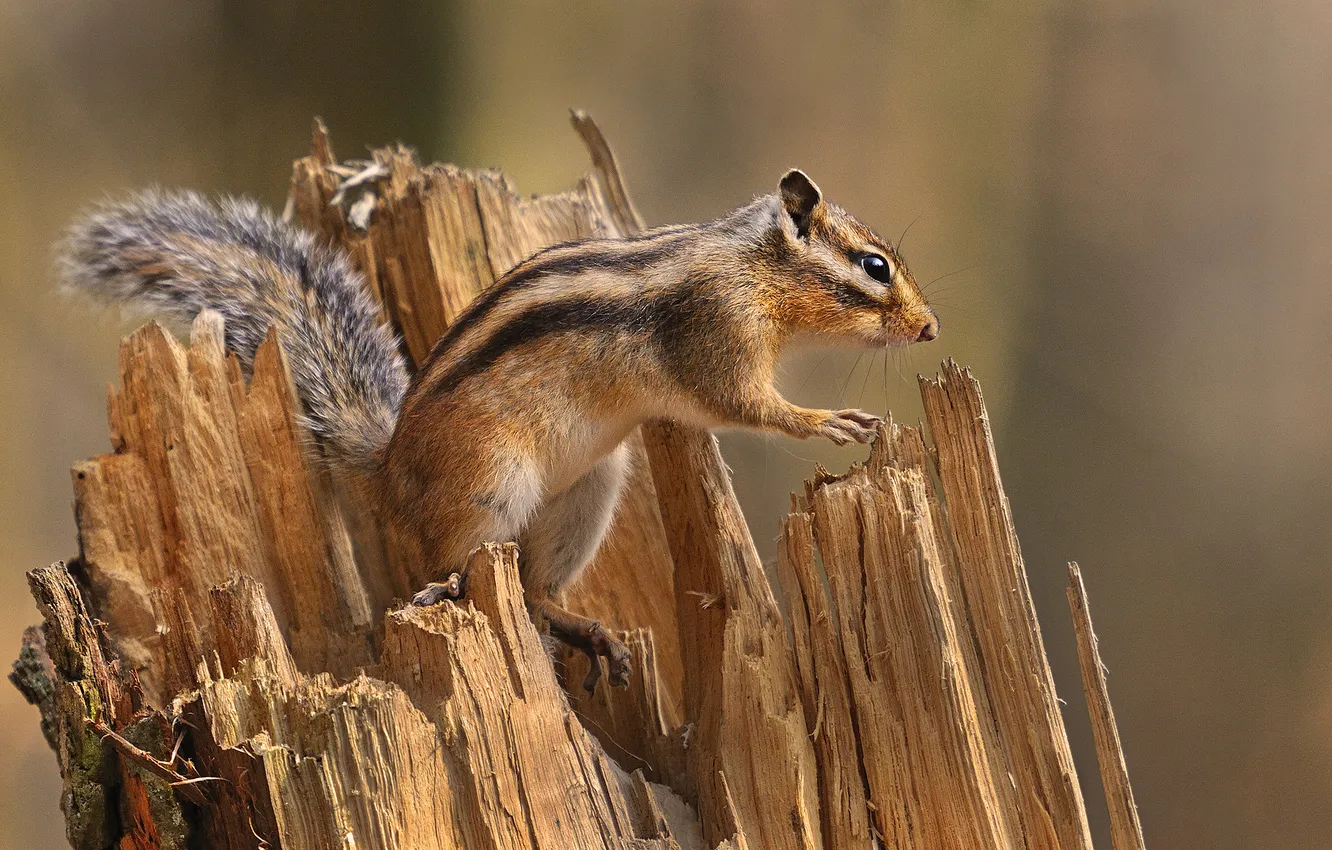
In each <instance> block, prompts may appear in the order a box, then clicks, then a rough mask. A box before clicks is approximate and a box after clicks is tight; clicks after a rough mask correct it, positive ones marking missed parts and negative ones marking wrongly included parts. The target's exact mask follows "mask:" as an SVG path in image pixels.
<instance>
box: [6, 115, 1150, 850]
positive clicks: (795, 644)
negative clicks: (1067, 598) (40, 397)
mask: <svg viewBox="0 0 1332 850" xmlns="http://www.w3.org/2000/svg"><path fill="white" fill-rule="evenodd" d="M574 126H575V129H576V130H577V131H578V132H579V133H580V135H581V136H582V137H583V139H584V141H585V142H586V143H587V145H588V148H589V151H590V153H591V155H592V162H593V169H592V171H591V172H590V173H589V175H588V176H587V177H585V178H584V179H583V180H582V181H581V182H580V183H579V184H578V186H576V187H575V188H574V189H572V190H570V191H568V192H564V193H560V194H556V195H548V196H541V197H531V198H522V197H520V196H519V195H518V194H517V193H516V192H515V191H514V189H513V187H512V186H511V184H510V183H509V181H508V180H507V178H505V176H504V175H503V174H502V173H500V172H498V171H493V170H485V171H477V170H469V169H463V168H458V167H455V166H451V165H431V166H421V165H420V164H419V163H418V162H417V161H416V159H415V156H414V155H413V154H412V153H411V151H409V150H407V149H405V148H402V147H400V146H399V147H391V148H384V149H381V150H377V151H374V152H373V154H372V158H371V159H370V160H368V161H360V162H350V163H340V162H338V161H337V160H336V159H335V158H334V156H333V153H332V148H331V146H330V144H329V140H328V135H327V133H326V131H325V130H324V129H323V127H322V126H321V125H316V129H315V134H314V145H313V151H312V153H311V155H310V156H308V157H306V158H304V159H301V160H299V161H297V162H296V164H295V168H294V173H293V177H292V186H291V195H290V201H289V204H288V210H287V214H288V216H290V217H291V218H293V219H294V220H295V221H297V222H298V223H300V224H301V225H303V226H305V227H307V228H309V229H311V230H314V231H316V232H318V233H320V234H322V235H323V236H324V237H325V238H327V239H328V240H329V241H331V242H333V243H335V244H338V245H340V246H342V247H343V248H345V249H346V250H347V251H348V252H349V253H350V255H351V256H352V258H353V260H354V262H355V263H356V264H357V266H358V267H359V268H360V269H361V270H362V272H363V273H364V274H365V276H366V279H367V282H368V284H369V286H370V287H371V289H372V291H373V292H374V294H375V295H376V297H377V298H378V299H379V301H380V303H381V305H382V306H383V310H384V313H385V315H386V317H388V318H389V319H390V320H391V321H392V322H393V323H394V325H395V326H396V327H397V328H398V330H399V332H400V333H401V335H402V339H403V344H404V348H405V350H406V351H407V353H408V354H409V357H410V358H411V359H412V360H413V361H414V362H419V361H420V360H421V358H423V357H424V356H425V354H426V353H427V352H428V351H429V349H430V346H431V345H433V343H434V341H435V340H436V339H437V338H438V337H439V335H440V334H441V333H442V332H443V331H444V329H445V328H446V327H447V326H448V324H449V322H451V321H452V320H453V319H454V318H455V317H456V316H457V315H458V314H459V312H460V311H461V310H463V309H464V308H465V307H466V305H467V303H468V302H469V301H470V300H471V299H472V298H473V297H475V296H476V295H477V294H478V293H480V292H482V291H484V290H485V289H486V288H487V287H488V286H490V285H492V284H493V283H494V281H495V280H496V279H498V278H499V277H500V276H502V275H503V273H504V272H505V271H506V270H507V269H509V268H510V267H512V266H513V265H514V264H516V263H517V262H519V261H520V260H522V259H523V258H525V257H526V256H528V255H530V254H531V253H533V252H534V251H536V250H539V249H540V248H542V247H545V246H547V245H549V244H552V243H555V242H559V241H563V240H567V239H572V238H578V237H583V236H589V235H594V234H595V235H607V236H627V235H632V234H633V233H634V232H636V231H637V230H639V229H640V228H641V227H642V223H641V221H640V219H639V217H638V215H637V213H636V212H635V211H634V209H633V206H632V204H631V203H630V201H629V196H628V193H627V192H626V190H625V187H624V183H623V181H622V179H621V177H620V175H619V172H618V170H617V169H616V166H615V162H614V159H613V157H612V156H611V153H610V150H609V148H608V147H607V145H606V143H605V140H604V139H603V138H602V137H601V134H600V132H599V131H598V130H597V128H596V126H595V125H594V124H593V123H592V122H591V120H590V119H588V118H587V117H586V116H584V115H581V114H577V113H576V114H575V115H574ZM222 330H223V329H222V326H221V320H220V319H219V318H218V317H217V316H214V315H211V314H207V313H205V314H203V315H201V316H200V317H199V319H198V320H197V321H196V322H195V323H194V326H193V328H192V329H191V333H190V338H189V341H188V343H187V344H186V343H181V342H178V341H177V340H176V339H174V338H173V337H171V336H170V335H168V334H167V333H165V332H164V331H163V330H162V329H161V328H160V327H158V326H156V325H148V326H146V327H144V328H141V329H140V330H138V331H136V332H135V333H134V334H132V335H131V336H130V337H128V338H127V339H126V340H125V342H124V344H123V346H122V349H121V361H120V366H121V382H120V383H121V385H120V388H119V389H118V390H113V391H112V392H111V395H110V399H109V404H108V411H109V420H110V426H111V437H112V440H111V441H112V447H113V452H112V453H111V454H108V455H103V456H101V457H97V458H93V459H92V460H88V461H85V462H82V463H80V464H78V465H76V466H75V468H74V489H75V499H76V514H77V520H78V529H79V556H78V558H76V559H75V560H73V561H71V562H70V563H69V564H56V565H54V566H51V567H47V568H44V569H38V570H34V571H33V572H32V573H30V574H29V580H30V584H31V587H32V591H33V595H34V597H35V598H36V600H37V602H38V605H39V608H40V609H41V612H42V615H43V617H44V620H45V622H44V625H43V627H42V628H41V629H36V628H34V629H30V630H29V632H28V634H27V635H26V636H25V640H24V644H23V647H22V650H21V655H20V658H19V661H17V662H16V663H15V672H14V673H13V675H12V676H11V678H12V679H13V680H14V682H15V684H17V685H18V686H19V687H20V688H21V689H22V690H23V692H24V694H25V695H26V696H27V697H28V698H29V700H30V701H32V702H33V703H34V704H36V705H37V706H38V707H39V708H40V710H41V715H42V722H43V729H44V731H45V732H46V733H47V737H48V740H50V741H51V742H52V746H53V748H54V749H55V751H56V755H57V759H58V761H59V763H60V768H61V773H62V776H63V778H64V793H63V798H62V801H61V806H62V809H63V811H64V813H65V819H66V825H67V832H68V836H69V839H70V842H71V844H73V845H74V847H76V848H78V850H85V848H112V847H114V848H120V850H128V848H185V847H210V848H211V847H218V848H276V847H282V848H287V850H292V848H359V850H371V849H372V848H373V849H374V850H390V848H440V849H441V850H443V848H482V847H485V848H496V850H499V848H504V850H508V848H532V849H533V850H536V848H548V849H549V850H567V848H579V849H580V850H581V849H582V848H637V850H647V849H648V848H661V850H668V848H675V849H676V850H692V848H744V847H750V848H755V850H757V848H765V849H766V848H777V850H781V848H791V850H796V849H797V848H801V849H802V850H808V848H827V850H842V849H843V848H867V847H873V846H884V847H894V848H930V850H937V848H959V849H960V848H967V850H972V848H1011V850H1022V848H1029V850H1055V848H1062V850H1075V849H1076V850H1089V848H1090V847H1091V840H1090V835H1089V830H1088V828H1087V819H1086V814H1085V811H1084V805H1083V799H1082V795H1081V791H1080V789H1079V786H1078V780H1077V774H1076V772H1075V770H1074V767H1073V761H1072V757H1071V754H1070V752H1069V748H1068V741H1067V737H1066V735H1065V732H1064V726H1063V720H1062V717H1061V715H1060V712H1059V708H1058V703H1057V701H1056V697H1055V693H1054V685H1053V680H1052V678H1051V676H1050V670H1049V666H1048V664H1047V662H1046V658H1045V653H1044V647H1043V644H1042V638H1041V634H1040V631H1039V628H1038V626H1037V623H1036V617H1035V612H1034V610H1033V608H1032V604H1031V598H1030V594H1029V592H1028V591H1027V584H1026V574H1025V572H1024V568H1023V564H1022V559H1021V554H1020V552H1019V549H1018V544H1017V537H1016V534H1015V532H1014V530H1013V526H1012V520H1011V516H1010V513H1009V509H1008V502H1007V499H1006V497H1005V496H1004V493H1003V488H1002V484H1001V482H1000V479H999V472H998V466H997V463H996V460H995V456H994V446H993V441H992V440H991V437H990V431H989V421H988V418H987V416H986V414H985V407H984V403H983V401H982V399H981V395H980V390H979V386H978V385H977V384H976V382H975V381H974V380H973V379H972V378H971V375H970V374H969V372H967V371H966V370H964V369H961V368H959V367H958V366H957V365H956V364H954V363H952V362H951V361H950V362H948V363H945V364H944V368H943V372H942V376H941V377H939V378H937V379H934V380H925V379H922V381H921V391H922V394H923V396H924V399H925V409H926V415H927V418H928V425H929V434H930V438H929V440H928V441H927V439H926V435H925V434H924V433H923V432H922V431H921V430H919V429H915V428H908V427H903V426H899V425H895V424H892V423H891V422H889V423H888V424H886V425H884V426H883V427H882V428H881V429H880V432H879V435H878V439H877V441H876V442H875V443H874V445H873V447H872V448H871V450H870V453H869V457H868V459H867V461H866V463H865V464H863V465H856V466H855V467H854V468H853V469H852V470H850V471H849V472H848V473H846V474H845V475H840V476H835V475H832V474H830V473H829V472H827V471H826V470H823V469H817V470H815V471H814V474H813V476H812V478H811V479H810V480H809V481H808V482H807V484H806V488H805V492H804V493H803V494H800V495H798V496H794V497H793V499H792V510H791V513H790V515H789V516H787V518H786V519H785V520H784V522H783V528H782V534H783V539H782V551H781V558H780V562H779V565H778V567H779V576H780V580H781V585H782V588H783V593H784V596H785V602H786V605H785V611H786V614H785V615H783V606H779V604H778V601H777V597H776V596H775V595H774V593H773V591H772V589H771V587H770V585H769V584H768V581H767V579H766V577H765V575H764V571H763V568H762V566H761V564H760V563H759V560H758V556H757V553H756V552H755V549H754V545H753V541H752V539H751V537H750V533H749V529H748V527H747V526H746V524H745V521H744V517H743V516H742V514H741V512H740V510H739V507H738V505H737V503H736V500H735V496H734V494H733V492H732V490H731V484H730V480H729V477H728V474H727V471H726V467H725V464H724V463H723V461H722V458H721V455H720V453H719V451H718V448H717V444H716V441H715V440H714V439H713V438H712V437H711V436H710V435H709V434H707V433H706V432H703V431H699V430H696V429H692V428H685V427H681V426H679V425H676V424H674V423H670V422H654V423H650V424H649V425H647V426H644V427H643V428H642V429H640V431H641V433H638V434H635V436H634V437H633V438H632V444H633V449H634V453H635V455H636V462H635V464H634V467H633V468H634V473H633V480H632V482H631V484H630V486H629V487H628V490H627V493H626V496H625V498H624V502H623V504H622V505H621V507H620V510H619V513H618V514H617V518H616V521H615V526H614V529H613V531H612V533H611V535H610V537H609V538H608V540H607V543H606V545H604V546H603V547H602V550H601V552H600V553H599V554H598V556H597V559H596V561H595V563H594V565H593V567H592V568H591V569H590V570H589V571H588V574H587V576H586V578H584V579H583V580H582V582H581V583H580V584H579V585H578V586H577V587H576V588H574V590H573V591H572V593H571V594H570V599H569V600H568V604H569V605H570V607H572V608H574V609H575V610H578V611H580V612H582V613H585V614H588V615H590V616H593V617H598V618H600V619H602V620H604V621H605V622H607V623H608V624H611V625H615V626H625V627H634V630H633V631H631V632H628V633H625V635H624V638H625V640H626V641H627V643H628V644H629V646H630V647H631V648H632V650H633V653H634V671H635V675H634V677H633V680H632V682H631V684H630V686H629V687H628V688H626V689H610V688H608V687H606V686H605V685H604V684H603V685H602V686H601V687H600V688H599V689H598V690H597V692H596V693H595V694H593V695H591V696H589V695H587V694H585V693H583V692H582V691H581V690H580V689H579V687H578V685H577V683H578V682H580V681H582V679H583V674H584V673H585V672H586V667H585V665H586V664H587V663H590V662H588V661H587V660H586V659H583V658H582V657H581V656H579V657H572V656H568V655H566V656H561V657H557V658H551V657H550V656H549V655H548V654H547V650H546V649H545V648H544V646H543V644H542V641H541V639H540V636H539V635H538V634H537V632H536V630H535V628H534V626H533V624H532V622H531V620H530V619H529V617H528V615H527V612H526V610H525V608H524V606H523V601H522V589H521V587H520V586H519V583H518V570H517V559H518V558H519V557H521V555H520V553H518V552H517V550H516V549H515V547H514V546H513V545H512V544H505V543H504V542H503V541H498V542H496V543H494V544H488V545H487V546H485V547H483V548H482V549H479V550H477V551H476V552H475V553H473V556H472V559H471V561H470V563H469V565H468V576H469V579H468V586H467V598H466V599H465V600H463V601H461V602H459V603H456V604H455V603H445V604H443V605H440V606H436V607H433V608H429V609H419V608H411V607H404V606H403V605H402V602H401V600H403V599H408V598H410V596H411V594H412V592H414V591H415V590H416V589H418V588H416V587H415V585H414V579H413V567H414V564H413V563H412V560H411V558H412V553H411V552H410V551H408V550H407V549H406V548H405V547H404V546H402V545H401V543H400V542H399V541H396V540H393V539H391V538H390V537H388V536H386V535H385V534H384V533H383V531H382V529H381V527H380V524H379V522H378V521H377V518H376V514H375V506H374V505H366V504H360V503H358V500H357V499H356V498H355V496H354V494H351V493H349V492H346V491H345V490H344V488H342V487H340V485H339V482H338V481H337V480H335V479H334V478H333V477H332V476H330V475H329V474H328V473H327V472H325V471H324V470H323V468H322V467H321V465H320V464H319V462H318V453H319V447H318V446H317V445H313V444H312V443H311V440H310V437H309V435H308V434H307V433H305V432H304V430H303V429H302V427H301V425H300V423H299V420H298V417H297V407H296V405H297V402H296V400H295V396H294V395H293V392H292V389H291V386H290V378H289V376H288V373H287V366H286V362H285V359H284V357H283V353H282V351H281V349H280V347H279V346H278V344H277V342H276V340H275V339H273V338H270V339H269V340H268V341H267V342H265V343H264V345H263V346H262V347H261V348H260V350H259V353H258V355H257V357H256V359H255V363H254V368H253V371H252V374H249V375H243V374H242V373H241V370H240V368H239V366H238V365H237V361H236V360H235V359H234V358H233V357H231V356H229V355H228V354H227V353H226V351H225V350H224V348H223V344H222V340H223V335H222ZM1075 588H1076V590H1077V592H1076V593H1074V594H1073V596H1071V599H1072V600H1073V601H1074V603H1075V612H1076V613H1077V614H1078V627H1079V638H1080V646H1081V648H1082V649H1083V652H1082V653H1081V657H1082V659H1083V663H1084V672H1085V674H1086V682H1087V688H1088V693H1089V695H1090V696H1089V700H1090V702H1091V704H1092V705H1093V706H1094V707H1095V708H1094V714H1095V719H1096V721H1097V736H1096V741H1097V745H1098V748H1100V749H1101V756H1102V762H1103V764H1104V765H1106V770H1107V771H1108V772H1107V773H1106V776H1107V784H1108V785H1111V787H1112V788H1113V792H1114V793H1113V797H1114V799H1113V800H1112V811H1114V812H1115V813H1116V815H1115V817H1116V831H1115V842H1116V848H1117V850H1118V848H1120V847H1130V846H1137V847H1140V846H1141V831H1140V828H1139V827H1138V825H1137V816H1136V811H1135V810H1133V803H1132V792H1131V790H1130V789H1129V788H1128V781H1127V773H1126V772H1125V771H1124V769H1123V758H1122V753H1121V752H1119V751H1118V734H1117V732H1116V731H1115V730H1114V718H1113V713H1112V712H1111V711H1110V709H1109V703H1108V697H1107V696H1106V692H1105V680H1104V676H1103V671H1102V670H1101V669H1100V667H1099V657H1098V656H1096V654H1095V642H1094V636H1093V635H1092V634H1091V631H1090V619H1089V618H1088V617H1087V616H1086V597H1085V593H1083V592H1082V591H1081V584H1080V581H1078V582H1076V583H1075ZM595 663H600V662H595ZM570 683H573V684H572V685H570ZM1134 841H1136V843H1132V842H1134Z"/></svg>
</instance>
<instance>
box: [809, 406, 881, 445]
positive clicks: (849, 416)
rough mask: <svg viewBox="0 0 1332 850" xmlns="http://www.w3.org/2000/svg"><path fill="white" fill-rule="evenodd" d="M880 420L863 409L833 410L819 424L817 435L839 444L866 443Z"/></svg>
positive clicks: (872, 435)
mask: <svg viewBox="0 0 1332 850" xmlns="http://www.w3.org/2000/svg"><path fill="white" fill-rule="evenodd" d="M881 421H882V420H880V419H879V417H877V416H875V415H874V414H872V413H866V412H865V411H863V410H834V411H832V412H831V413H829V415H828V418H827V419H825V420H823V424H822V425H820V426H819V431H818V433H819V436H820V437H827V438H828V439H829V440H832V441H833V442H834V443H836V444H837V445H839V446H845V445H848V444H850V443H852V442H856V443H868V442H869V441H870V440H872V439H874V434H875V431H876V430H877V429H878V427H879V423H880V422H881Z"/></svg>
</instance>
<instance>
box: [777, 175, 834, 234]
mask: <svg viewBox="0 0 1332 850" xmlns="http://www.w3.org/2000/svg"><path fill="white" fill-rule="evenodd" d="M778 195H780V196H781V199H782V206H783V207H784V208H785V209H786V214H787V215H789V216H790V217H791V221H792V222H794V223H795V228H796V233H798V234H799V235H800V237H801V238H802V239H803V238H805V237H806V236H808V235H809V220H810V217H811V216H812V215H813V214H814V210H815V209H816V208H817V207H818V205H819V204H821V203H822V202H823V193H822V192H820V191H819V187H818V186H816V185H815V184H814V181H813V180H810V179H809V175H807V174H805V172H803V171H801V170H800V169H798V168H792V169H791V170H790V171H788V172H786V176H784V177H783V178H782V182H781V184H780V185H779V187H778Z"/></svg>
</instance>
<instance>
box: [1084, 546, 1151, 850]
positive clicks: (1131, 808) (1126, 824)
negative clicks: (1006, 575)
mask: <svg viewBox="0 0 1332 850" xmlns="http://www.w3.org/2000/svg"><path fill="white" fill-rule="evenodd" d="M1068 607H1069V609H1070V610H1072V612H1073V630H1074V632H1076V634H1077V639H1078V664H1079V666H1080V667H1081V668H1082V691H1083V693H1084V694H1085V695H1086V697H1087V713H1088V714H1090V715H1091V724H1092V736H1093V738H1094V739H1095V741H1096V761H1097V764H1098V765H1099V766H1100V768H1101V785H1102V786H1103V787H1104V788H1105V801H1106V804H1107V806H1108V808H1109V810H1110V840H1111V841H1112V842H1113V844H1114V847H1115V850H1145V847H1146V844H1145V843H1144V842H1143V839H1142V823H1141V822H1140V821H1139V820H1138V804H1137V803H1135V802H1134V801H1133V786H1132V785H1131V784H1130V783H1129V776H1128V765H1127V764H1125V763H1124V748H1123V746H1122V745H1121V744H1120V742H1119V727H1118V725H1116V724H1115V712H1114V709H1113V708H1111V707H1110V689H1109V686H1108V684H1107V683H1106V680H1105V664H1104V663H1103V662H1102V661H1101V649H1100V646H1099V645H1098V643H1097V640H1096V632H1095V631H1093V630H1092V621H1091V609H1090V608H1089V607H1088V605H1087V586H1086V585H1085V584H1083V582H1082V570H1081V569H1079V568H1078V565H1077V564H1076V563H1072V562H1070V563H1069V565H1068Z"/></svg>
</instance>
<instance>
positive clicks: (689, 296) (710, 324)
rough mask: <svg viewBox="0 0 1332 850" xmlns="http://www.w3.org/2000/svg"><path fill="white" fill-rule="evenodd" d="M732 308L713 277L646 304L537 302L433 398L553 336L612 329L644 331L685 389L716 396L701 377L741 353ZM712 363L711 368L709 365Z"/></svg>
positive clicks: (446, 377)
mask: <svg viewBox="0 0 1332 850" xmlns="http://www.w3.org/2000/svg"><path fill="white" fill-rule="evenodd" d="M728 310H731V311H732V312H733V307H731V306H729V305H728V303H727V299H726V296H725V294H724V293H722V292H720V291H718V290H717V289H716V283H715V281H713V280H712V279H711V278H708V277H706V276H704V275H701V274H691V275H689V276H687V277H686V278H685V279H684V280H683V281H681V282H680V283H679V284H678V285H677V286H674V287H672V288H671V289H670V290H668V291H666V292H664V293H662V294H660V295H657V296H656V297H654V298H651V299H648V300H646V301H645V300H643V299H639V298H591V297H574V298H569V299H567V300H564V301H555V302H550V303H546V304H539V305H535V306H533V307H531V308H529V309H528V310H526V311H524V312H523V313H520V314H519V315H517V316H515V317H514V318H512V319H511V320H510V321H508V322H507V323H506V324H504V326H502V327H500V328H498V329H496V331H495V333H494V334H493V335H492V336H491V337H490V338H489V339H488V340H486V342H485V344H484V345H482V346H480V347H479V348H477V349H475V350H474V351H472V352H470V353H469V354H468V355H467V356H465V357H463V358H462V359H461V360H459V361H458V362H457V363H454V364H452V365H451V366H450V367H449V369H448V371H446V372H445V373H444V374H442V375H440V376H439V377H438V378H437V379H436V380H435V383H434V384H433V385H432V386H431V387H430V392H431V393H432V394H440V395H443V394H447V393H450V392H452V391H453V390H455V389H457V387H458V386H459V384H461V383H462V382H463V381H465V380H467V379H468V378H470V377H473V376H476V375H480V374H482V373H484V372H486V371H487V370H489V369H490V368H491V367H492V366H494V365H495V363H496V362H497V361H498V360H499V359H500V358H501V357H503V356H504V355H505V354H508V353H509V352H510V351H513V350H514V349H516V348H520V347H522V346H524V345H529V344H531V343H533V342H536V341H538V340H541V339H544V338H546V337H549V336H554V335H558V334H563V333H572V332H589V331H591V332H595V331H599V330H600V331H610V332H611V333H616V334H618V333H626V334H638V335H641V336H642V337H643V342H644V346H645V347H648V348H650V349H651V350H652V351H654V352H655V353H656V356H657V357H659V358H660V360H661V362H663V363H664V364H665V366H666V368H667V370H668V371H669V372H670V373H671V376H672V377H673V378H674V379H675V381H676V382H677V383H678V384H680V386H682V387H684V388H686V389H689V390H692V391H697V392H699V393H700V394H704V395H706V394H709V393H708V390H709V389H710V388H708V387H703V386H698V385H696V380H697V378H698V376H702V375H712V374H717V371H718V370H717V369H716V368H712V366H715V365H716V364H717V363H718V360H719V358H720V361H721V362H722V363H724V362H725V358H726V357H728V356H731V357H734V356H738V354H736V353H735V351H736V350H737V346H735V345H733V344H731V343H732V340H730V339H728V338H727V337H726V336H724V335H721V336H719V335H718V328H725V327H726V322H724V321H722V320H721V314H723V313H725V312H726V311H728ZM704 362H707V363H709V364H711V366H710V367H709V368H704V367H703V364H704Z"/></svg>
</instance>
